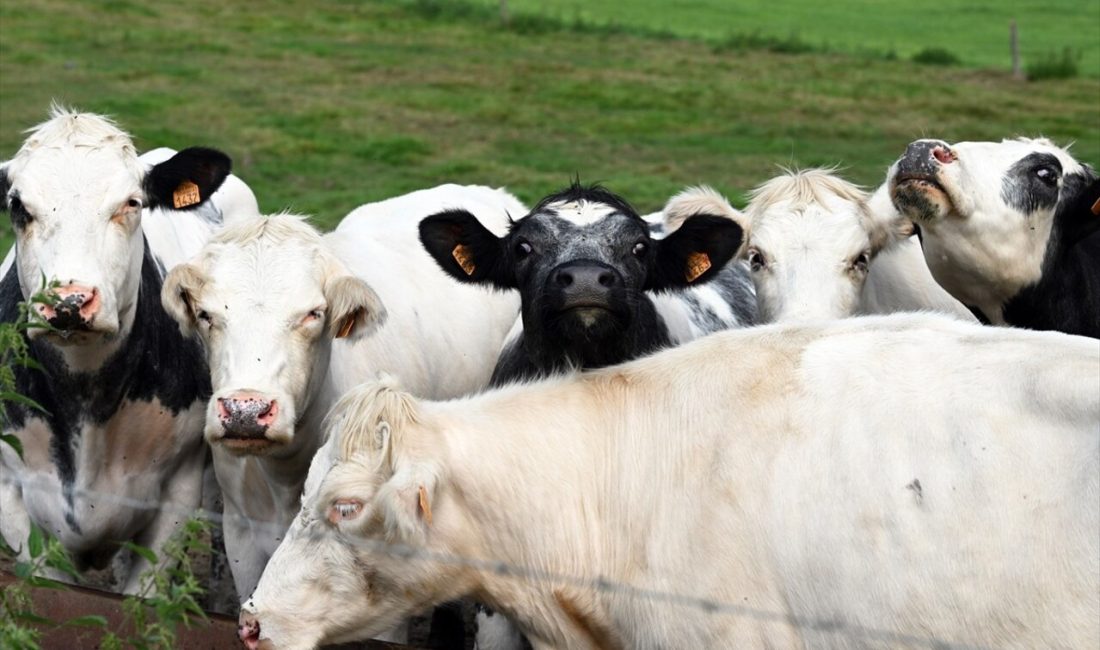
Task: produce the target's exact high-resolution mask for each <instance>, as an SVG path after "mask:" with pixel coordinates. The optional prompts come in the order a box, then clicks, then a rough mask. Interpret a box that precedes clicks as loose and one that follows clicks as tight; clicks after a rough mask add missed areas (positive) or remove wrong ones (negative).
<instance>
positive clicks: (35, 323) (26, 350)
mask: <svg viewBox="0 0 1100 650" xmlns="http://www.w3.org/2000/svg"><path fill="white" fill-rule="evenodd" d="M58 286H60V283H59V282H57V281H56V280H54V281H53V282H47V281H46V278H45V276H43V277H42V288H41V289H39V290H38V291H37V292H36V293H35V294H34V295H33V296H31V298H30V300H28V301H26V302H21V303H19V316H18V317H17V318H16V319H15V320H14V321H13V322H11V323H0V425H3V424H6V423H7V420H8V412H7V408H6V406H7V405H8V404H14V405H19V406H23V407H26V408H30V409H33V410H36V411H40V412H42V413H45V412H46V410H45V409H44V408H42V405H41V404H39V403H38V402H35V401H34V400H32V399H30V398H29V397H27V396H26V395H21V394H20V393H19V392H18V391H17V390H16V382H15V371H16V368H31V369H35V370H41V369H42V367H41V366H40V365H38V362H37V361H35V360H34V358H33V357H31V353H30V347H29V345H28V343H27V337H26V336H25V332H26V331H27V330H30V329H34V328H41V329H53V327H52V326H51V325H50V324H49V323H47V322H46V320H45V319H44V318H42V316H41V314H39V313H38V310H36V309H33V306H34V305H49V306H53V305H55V304H56V303H57V300H58V297H57V294H56V293H54V289H56V288H57V287H58ZM0 442H4V443H7V444H8V445H9V446H11V447H12V449H14V450H15V453H16V454H18V455H19V457H20V458H22V457H23V444H22V443H21V442H20V441H19V439H18V438H16V437H15V436H14V435H12V434H10V433H2V432H0Z"/></svg>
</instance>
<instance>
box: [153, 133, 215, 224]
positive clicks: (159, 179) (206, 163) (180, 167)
mask: <svg viewBox="0 0 1100 650" xmlns="http://www.w3.org/2000/svg"><path fill="white" fill-rule="evenodd" d="M232 167H233V163H232V161H230V159H229V156H227V155H225V154H224V153H222V152H220V151H218V150H217V149H207V148H205V147H189V148H187V149H184V150H183V151H181V152H179V153H177V154H176V155H174V156H172V157H171V158H169V159H168V160H165V161H164V162H162V163H160V164H159V165H155V166H154V167H153V168H152V169H150V170H149V171H148V172H147V173H146V174H145V199H146V202H147V203H148V207H150V208H167V209H175V208H174V207H173V203H172V195H173V194H174V193H175V191H176V188H178V187H179V186H180V184H181V183H183V182H184V181H191V182H192V183H194V184H195V185H198V187H199V195H200V198H201V202H200V203H197V204H195V205H191V206H185V207H183V208H181V209H183V210H189V209H195V208H198V207H199V206H200V205H202V204H203V203H205V202H206V200H207V199H209V198H210V196H211V195H212V194H213V193H214V192H216V191H218V188H219V187H221V185H222V182H224V181H225V179H226V177H227V176H229V172H230V170H231V169H232Z"/></svg>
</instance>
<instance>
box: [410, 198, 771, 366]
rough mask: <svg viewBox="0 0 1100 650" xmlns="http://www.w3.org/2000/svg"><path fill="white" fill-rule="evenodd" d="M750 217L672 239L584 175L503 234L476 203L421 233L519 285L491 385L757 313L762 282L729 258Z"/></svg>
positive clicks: (636, 350) (481, 271)
mask: <svg viewBox="0 0 1100 650" xmlns="http://www.w3.org/2000/svg"><path fill="white" fill-rule="evenodd" d="M741 235H742V233H741V227H740V226H738V225H737V224H736V223H734V222H733V221H731V220H729V219H726V218H724V217H719V216H715V215H706V214H699V215H695V216H692V217H691V218H689V219H687V220H686V221H685V222H684V224H683V225H682V226H681V227H680V228H679V229H678V230H676V231H675V232H673V233H671V234H669V235H668V236H667V237H665V238H664V239H656V238H654V237H653V236H652V234H651V228H650V224H649V223H647V222H646V221H645V220H643V219H642V218H641V217H639V216H638V213H637V212H635V210H634V208H632V207H631V206H630V204H628V203H627V202H626V201H625V200H623V199H622V198H621V197H619V196H617V195H615V194H613V193H611V192H609V191H608V190H606V189H604V188H602V187H600V186H588V187H585V186H582V185H580V184H578V183H574V184H572V185H571V186H570V187H568V188H566V189H564V190H562V191H561V192H558V193H556V194H552V195H550V196H547V197H546V198H544V199H543V200H542V201H540V202H539V204H538V205H537V206H535V208H534V209H533V210H532V211H531V212H530V213H529V214H528V215H527V216H526V217H524V218H522V219H519V220H517V221H515V222H514V223H512V225H511V228H510V230H509V232H508V234H507V235H505V236H503V237H497V236H496V235H494V234H492V233H491V232H489V230H487V229H486V228H485V227H484V226H482V225H481V224H480V223H479V222H478V220H477V219H476V218H475V217H474V216H473V215H471V214H469V213H468V212H465V211H462V210H449V211H445V212H440V213H438V214H435V215H432V216H431V217H428V218H426V219H424V220H423V221H422V222H421V224H420V240H421V242H422V243H423V244H424V247H425V248H426V249H427V250H428V252H429V253H431V255H432V257H433V258H435V260H436V262H438V263H439V265H440V266H441V267H442V268H443V270H444V271H446V272H447V273H449V274H450V275H451V276H453V277H455V278H457V279H458V280H461V281H463V282H475V283H482V284H488V285H492V286H494V287H497V288H500V289H518V290H519V292H520V300H521V315H520V321H519V322H518V323H517V325H516V327H515V328H513V333H512V335H510V336H509V340H508V342H507V343H506V344H505V347H504V349H503V350H502V352H501V356H500V359H499V360H498V362H497V367H496V369H495V370H494V372H493V378H492V380H491V384H492V385H494V386H498V385H501V384H505V383H509V382H512V381H517V380H523V379H530V378H536V377H540V376H546V375H551V374H554V373H557V372H560V371H565V370H568V369H574V368H579V369H587V368H600V367H604V366H609V365H614V364H618V363H622V362H624V361H628V360H630V359H634V358H637V357H640V356H643V355H646V354H649V353H651V352H654V351H656V350H658V349H660V348H664V347H668V346H670V345H675V344H677V343H681V342H683V341H687V340H691V339H694V338H697V337H698V336H701V335H703V334H707V333H709V332H712V331H716V330H719V329H725V328H727V327H732V326H736V325H744V324H750V323H752V322H753V321H754V319H755V316H756V307H755V305H756V301H755V298H754V296H753V292H752V282H751V280H750V279H749V276H748V272H747V269H746V268H745V267H744V265H742V264H739V263H738V264H730V265H727V262H728V261H729V260H730V259H731V258H732V257H733V256H734V255H735V254H736V253H737V250H738V248H739V247H740V246H741Z"/></svg>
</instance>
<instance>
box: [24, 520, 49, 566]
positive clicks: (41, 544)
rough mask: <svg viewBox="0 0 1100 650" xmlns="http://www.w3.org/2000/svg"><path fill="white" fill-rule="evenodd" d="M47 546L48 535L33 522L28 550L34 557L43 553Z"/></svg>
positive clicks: (28, 539)
mask: <svg viewBox="0 0 1100 650" xmlns="http://www.w3.org/2000/svg"><path fill="white" fill-rule="evenodd" d="M45 548H46V535H45V533H43V532H42V529H41V528H39V527H38V526H36V525H34V524H31V532H30V534H29V535H27V552H28V553H30V556H31V557H32V558H37V557H38V556H40V555H42V551H43V550H44V549H45Z"/></svg>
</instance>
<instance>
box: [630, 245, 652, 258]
mask: <svg viewBox="0 0 1100 650" xmlns="http://www.w3.org/2000/svg"><path fill="white" fill-rule="evenodd" d="M648 250H649V245H648V244H646V243H645V242H644V241H640V242H638V243H637V244H634V248H633V249H632V250H631V252H632V253H634V256H635V257H642V256H644V255H645V254H646V252H647V251H648Z"/></svg>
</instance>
